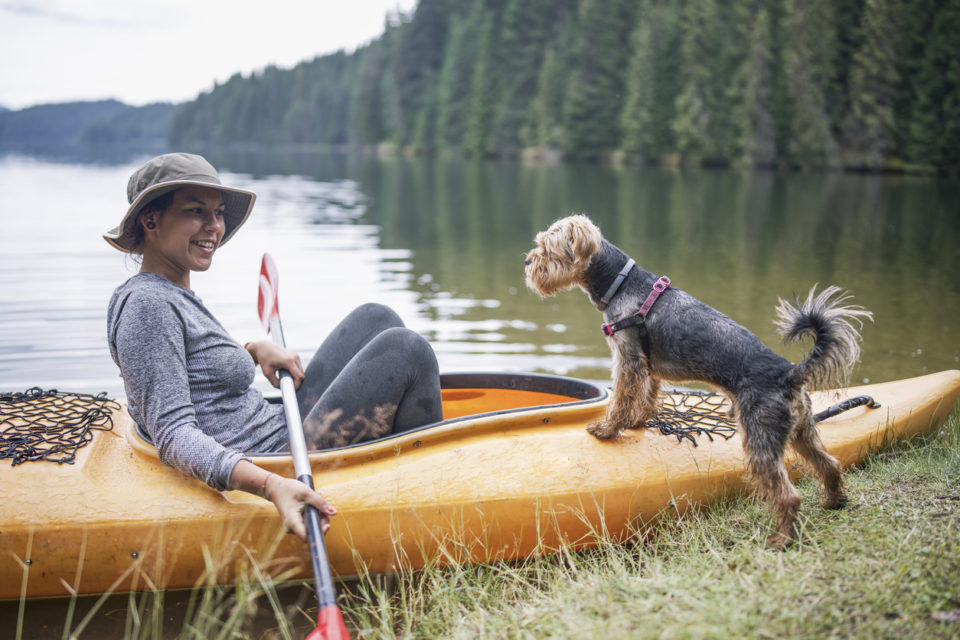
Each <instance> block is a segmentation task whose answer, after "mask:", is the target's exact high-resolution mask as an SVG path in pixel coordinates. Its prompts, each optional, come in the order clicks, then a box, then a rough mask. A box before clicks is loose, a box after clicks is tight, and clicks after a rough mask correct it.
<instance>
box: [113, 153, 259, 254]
mask: <svg viewBox="0 0 960 640" xmlns="http://www.w3.org/2000/svg"><path fill="white" fill-rule="evenodd" d="M191 185H192V186H198V187H213V188H215V189H218V190H219V191H220V192H221V193H222V194H223V207H224V210H223V222H224V226H225V227H226V230H225V231H224V234H223V239H222V240H220V244H221V245H224V244H226V243H227V240H229V239H230V238H231V237H232V236H233V234H234V233H236V232H237V229H239V228H240V226H241V225H242V224H243V223H244V222H246V221H247V218H248V217H249V216H250V211H251V210H252V209H253V203H254V202H255V201H256V199H257V194H255V193H253V192H252V191H246V190H244V189H236V188H234V187H225V186H223V184H221V182H220V176H219V175H218V174H217V170H216V169H214V168H213V165H211V164H210V163H209V162H207V161H206V160H205V159H204V158H202V157H201V156H198V155H193V154H191V153H167V154H165V155H162V156H157V157H156V158H153V159H152V160H150V161H148V162H147V163H146V164H145V165H143V166H142V167H140V168H139V169H137V170H136V171H135V172H134V173H133V175H132V176H130V181H129V182H128V183H127V202H129V203H130V208H129V209H127V213H126V215H124V216H123V219H122V220H121V221H120V224H119V225H118V226H116V227H114V228H113V229H111V230H110V231H107V232H106V233H105V234H103V239H104V240H106V241H107V242H109V243H110V244H111V245H112V246H113V247H115V248H117V249H119V250H120V251H124V252H126V253H133V252H134V251H136V250H137V247H136V235H135V230H136V221H137V215H138V214H139V213H140V212H141V211H142V210H143V208H144V207H145V206H147V205H148V204H150V202H151V201H152V200H154V199H155V198H158V197H160V196H162V195H164V194H166V193H170V192H171V191H174V190H176V189H179V188H180V187H185V186H191Z"/></svg>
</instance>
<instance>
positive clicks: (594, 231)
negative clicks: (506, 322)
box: [524, 214, 603, 298]
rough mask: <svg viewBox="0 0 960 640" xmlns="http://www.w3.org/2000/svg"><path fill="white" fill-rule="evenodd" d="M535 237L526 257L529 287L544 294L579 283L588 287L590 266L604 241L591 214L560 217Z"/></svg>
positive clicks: (583, 286)
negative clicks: (587, 279)
mask: <svg viewBox="0 0 960 640" xmlns="http://www.w3.org/2000/svg"><path fill="white" fill-rule="evenodd" d="M535 241H536V243H537V246H536V247H534V248H533V249H531V250H530V251H529V252H528V253H527V255H526V260H524V264H525V265H526V270H525V271H526V275H527V286H528V287H529V288H530V289H532V290H533V291H535V292H536V293H537V294H539V295H540V297H541V298H543V297H545V296H552V295H553V294H555V293H557V292H558V291H563V290H564V289H570V288H572V287H577V286H579V287H580V288H583V289H584V290H585V284H586V271H587V267H589V266H590V261H591V260H592V259H593V256H594V255H596V254H597V252H599V251H600V248H601V246H602V245H603V235H602V234H601V233H600V229H598V228H597V226H596V225H595V224H593V223H592V222H591V221H590V218H588V217H587V216H585V215H582V214H578V215H573V216H568V217H566V218H562V219H560V220H557V221H556V222H554V223H553V224H552V225H550V228H548V229H547V230H546V231H541V232H540V233H538V234H537V237H536V239H535Z"/></svg>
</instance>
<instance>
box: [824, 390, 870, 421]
mask: <svg viewBox="0 0 960 640" xmlns="http://www.w3.org/2000/svg"><path fill="white" fill-rule="evenodd" d="M863 405H867V407H868V408H870V409H879V408H880V403H879V402H877V401H876V400H874V399H873V398H871V397H870V396H857V397H856V398H850V399H849V400H844V401H843V402H838V403H837V404H835V405H833V406H832V407H829V408H828V409H824V410H823V411H821V412H820V413H818V414H817V415H815V416H813V421H814V422H823V421H824V420H826V419H827V418H832V417H833V416H835V415H838V414H840V413H843V412H844V411H848V410H850V409H853V408H854V407H862V406H863Z"/></svg>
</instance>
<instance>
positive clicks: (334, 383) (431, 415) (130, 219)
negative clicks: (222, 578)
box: [104, 153, 442, 539]
mask: <svg viewBox="0 0 960 640" xmlns="http://www.w3.org/2000/svg"><path fill="white" fill-rule="evenodd" d="M127 199H128V201H129V202H130V207H129V209H128V210H127V212H126V214H125V215H124V217H123V220H122V221H121V223H120V224H119V225H118V226H117V227H116V228H114V229H112V230H111V231H109V232H108V233H106V234H104V238H105V239H106V240H107V242H109V243H110V244H111V245H112V246H114V247H115V248H117V249H119V250H121V251H124V252H127V253H134V254H140V255H142V262H141V266H140V272H139V273H138V274H137V275H135V276H133V277H132V278H130V279H129V280H127V281H126V282H124V283H123V284H122V285H120V286H119V287H118V288H117V289H116V291H115V292H114V293H113V296H112V297H111V299H110V304H109V307H108V311H107V333H108V343H109V346H110V354H111V356H112V357H113V360H114V362H115V363H116V364H117V366H118V367H119V368H120V371H121V374H122V376H123V383H124V389H125V391H126V395H127V403H128V410H129V413H130V415H131V417H132V418H133V419H134V420H135V421H136V422H137V424H138V425H139V426H140V427H141V428H142V429H143V431H145V432H146V433H147V434H149V436H150V438H151V439H152V441H153V443H154V444H155V445H156V447H157V451H158V453H159V456H160V460H161V461H162V462H163V463H165V464H167V465H170V466H172V467H175V468H177V469H179V470H180V471H182V472H183V473H184V474H186V475H189V476H193V477H195V478H197V479H199V480H202V481H203V482H205V483H207V484H208V485H210V486H211V487H213V488H215V489H218V490H226V489H236V490H243V491H247V492H249V493H253V494H255V495H260V496H262V497H264V498H267V499H268V500H270V501H271V502H273V503H274V505H275V506H276V508H277V511H278V512H279V514H280V517H281V519H282V520H283V522H284V524H285V525H286V526H287V529H288V530H290V531H291V532H293V533H296V534H297V535H298V536H299V537H300V538H302V539H306V528H305V525H304V521H303V515H302V511H301V507H303V506H304V505H305V504H310V505H312V506H314V507H316V508H317V509H318V511H319V512H320V514H321V517H322V523H323V524H322V526H323V528H324V529H326V528H328V527H329V526H330V524H329V517H330V516H332V515H333V514H334V513H336V511H335V509H334V508H333V507H332V506H331V505H330V504H328V503H327V501H326V500H325V499H324V498H323V496H321V495H320V494H319V493H317V492H316V491H313V490H312V489H311V488H309V487H307V486H306V485H304V484H303V483H301V482H299V481H297V480H294V479H292V478H282V477H280V476H278V475H276V474H275V473H270V472H268V471H267V470H265V469H263V468H261V467H259V466H258V465H256V464H255V463H254V462H252V461H251V459H250V457H249V456H250V455H251V454H252V452H261V453H262V452H282V451H284V450H285V449H286V433H287V430H286V424H285V421H284V417H283V412H282V409H281V408H280V407H279V406H277V405H272V404H270V403H268V402H267V401H266V400H265V399H264V397H263V395H262V394H261V393H260V392H259V391H257V390H256V389H255V388H254V387H253V386H252V383H253V381H254V377H255V368H256V366H258V365H259V366H260V368H261V369H262V371H263V374H264V376H265V377H266V378H267V379H268V381H270V383H271V384H273V385H274V386H278V385H279V381H278V379H277V372H278V371H279V370H281V369H285V370H287V371H289V372H290V374H291V376H292V377H293V379H294V383H295V385H296V386H297V387H298V388H299V392H298V394H297V400H298V401H299V403H300V409H301V413H302V414H304V415H306V420H305V425H306V426H307V427H308V429H310V428H311V427H312V429H313V430H312V432H311V433H310V434H309V436H310V437H308V441H309V442H310V443H311V444H313V445H314V446H318V445H322V443H325V442H327V441H329V440H330V439H331V438H334V439H336V438H345V439H346V440H347V441H351V440H354V439H355V438H354V437H353V436H354V435H355V434H356V433H369V434H371V435H370V436H368V437H379V436H383V435H387V434H390V433H397V432H400V431H406V430H408V429H412V428H414V427H418V426H421V425H424V424H427V423H431V422H437V421H439V420H440V419H441V418H442V414H441V403H440V380H439V367H438V365H437V361H436V357H435V356H434V354H433V350H432V349H431V347H430V345H429V344H427V342H426V341H425V340H424V339H423V338H421V337H420V336H419V335H418V334H415V333H413V332H412V331H410V330H408V329H406V328H405V327H404V326H403V323H402V322H401V320H400V318H399V317H398V316H397V314H396V313H394V312H393V311H392V310H390V309H389V308H387V307H384V306H382V305H377V304H368V305H363V306H361V307H359V308H358V309H356V310H355V311H354V312H353V313H351V314H350V315H349V316H348V317H347V318H346V319H345V320H344V321H343V323H342V325H341V327H338V328H337V329H335V330H334V332H333V334H332V335H331V336H330V337H329V338H327V340H326V341H324V343H323V344H322V345H321V347H320V348H319V349H318V350H317V353H316V355H315V356H314V358H313V360H312V361H311V362H310V366H308V367H307V368H306V369H304V367H303V365H302V364H301V362H300V357H299V356H298V355H297V354H296V353H295V352H294V351H291V350H288V349H286V348H284V347H282V346H278V345H276V344H274V343H273V342H271V341H260V342H254V343H247V344H246V345H243V346H241V345H240V344H239V343H238V342H237V341H236V340H234V339H233V338H232V337H231V336H230V335H229V334H228V333H227V332H226V330H225V329H224V328H223V326H222V325H221V324H220V322H219V321H217V319H216V318H215V317H214V316H213V314H212V313H210V311H209V310H208V309H207V308H206V307H205V306H204V304H203V302H202V301H201V300H200V298H199V297H198V296H197V295H196V294H195V293H194V292H193V291H192V290H191V289H190V274H191V273H192V272H194V271H198V272H202V271H207V270H208V269H209V268H210V266H211V264H212V262H213V256H214V254H215V253H216V252H217V250H218V249H219V247H220V246H222V245H224V244H226V242H227V241H228V240H230V238H231V237H232V236H233V235H234V234H235V233H236V231H237V230H238V229H239V228H240V226H241V225H243V223H244V222H245V221H246V220H247V218H248V217H249V215H250V211H251V209H252V208H253V203H254V201H255V200H256V196H255V195H254V194H253V193H252V192H249V191H245V190H243V189H235V188H232V187H226V186H224V185H223V184H221V182H220V177H219V175H218V174H217V171H216V169H214V168H213V166H212V165H210V163H209V162H207V161H206V160H205V159H203V158H202V157H200V156H196V155H191V154H186V153H174V154H166V155H162V156H158V157H156V158H153V159H152V160H150V161H148V162H147V163H146V164H145V165H144V166H143V167H141V168H140V169H138V170H137V171H136V172H134V174H133V176H131V178H130V181H129V184H128V187H127ZM364 382H372V383H374V384H364ZM371 427H373V428H372V429H371ZM326 446H329V445H326Z"/></svg>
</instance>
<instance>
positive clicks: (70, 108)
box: [0, 100, 175, 152]
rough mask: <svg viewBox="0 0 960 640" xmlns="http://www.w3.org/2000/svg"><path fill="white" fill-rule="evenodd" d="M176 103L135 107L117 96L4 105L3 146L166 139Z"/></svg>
mask: <svg viewBox="0 0 960 640" xmlns="http://www.w3.org/2000/svg"><path fill="white" fill-rule="evenodd" d="M174 108H175V107H174V105H172V104H167V103H158V104H152V105H147V106H144V107H132V106H130V105H126V104H124V103H122V102H119V101H117V100H99V101H94V102H67V103H61V104H44V105H37V106H34V107H28V108H26V109H20V110H17V111H11V110H4V111H0V150H10V149H14V150H27V151H39V152H44V151H48V150H78V149H82V148H86V147H94V146H96V147H101V146H107V145H109V146H118V145H122V146H127V147H129V146H135V147H144V148H145V149H149V148H152V147H156V146H162V145H164V144H165V142H166V130H167V125H168V122H169V119H170V115H171V114H172V113H173V110H174Z"/></svg>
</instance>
